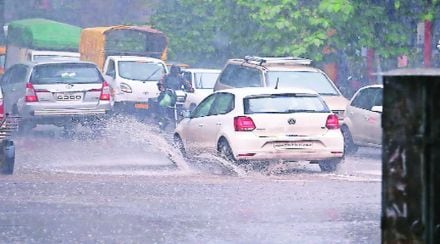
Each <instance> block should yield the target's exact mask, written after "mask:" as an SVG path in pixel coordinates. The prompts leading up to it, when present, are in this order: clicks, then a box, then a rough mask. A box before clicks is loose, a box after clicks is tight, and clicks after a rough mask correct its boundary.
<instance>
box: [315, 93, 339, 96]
mask: <svg viewBox="0 0 440 244" xmlns="http://www.w3.org/2000/svg"><path fill="white" fill-rule="evenodd" d="M319 95H324V96H337V95H338V94H336V93H319Z"/></svg>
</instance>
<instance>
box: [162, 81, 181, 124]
mask: <svg viewBox="0 0 440 244" xmlns="http://www.w3.org/2000/svg"><path fill="white" fill-rule="evenodd" d="M185 100H186V93H185V92H184V91H183V90H172V89H166V90H165V91H163V92H162V93H161V95H159V98H158V104H159V110H160V111H159V116H160V118H159V127H160V128H161V129H165V128H166V127H167V126H168V124H169V123H170V121H171V122H172V124H173V125H174V128H175V127H177V124H178V123H179V122H180V120H182V116H181V114H182V111H183V105H184V103H185Z"/></svg>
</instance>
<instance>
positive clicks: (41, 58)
mask: <svg viewBox="0 0 440 244" xmlns="http://www.w3.org/2000/svg"><path fill="white" fill-rule="evenodd" d="M32 61H34V62H37V63H38V62H48V61H79V57H74V56H62V55H34V56H33V59H32Z"/></svg>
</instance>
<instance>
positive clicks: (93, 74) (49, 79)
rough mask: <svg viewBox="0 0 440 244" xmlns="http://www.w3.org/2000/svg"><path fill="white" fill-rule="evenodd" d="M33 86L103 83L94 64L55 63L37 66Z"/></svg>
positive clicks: (33, 76)
mask: <svg viewBox="0 0 440 244" xmlns="http://www.w3.org/2000/svg"><path fill="white" fill-rule="evenodd" d="M31 81H32V83H33V84H55V83H61V84H78V83H80V84H83V83H100V82H102V77H101V74H100V73H99V71H98V69H97V68H96V66H95V65H93V64H83V63H54V64H41V65H38V66H35V68H34V70H33V72H32V76H31Z"/></svg>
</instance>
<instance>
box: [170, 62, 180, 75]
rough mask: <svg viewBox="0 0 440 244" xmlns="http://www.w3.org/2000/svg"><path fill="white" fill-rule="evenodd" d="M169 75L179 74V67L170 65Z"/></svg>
mask: <svg viewBox="0 0 440 244" xmlns="http://www.w3.org/2000/svg"><path fill="white" fill-rule="evenodd" d="M170 74H180V67H179V66H177V65H175V64H173V65H171V68H170Z"/></svg>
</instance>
